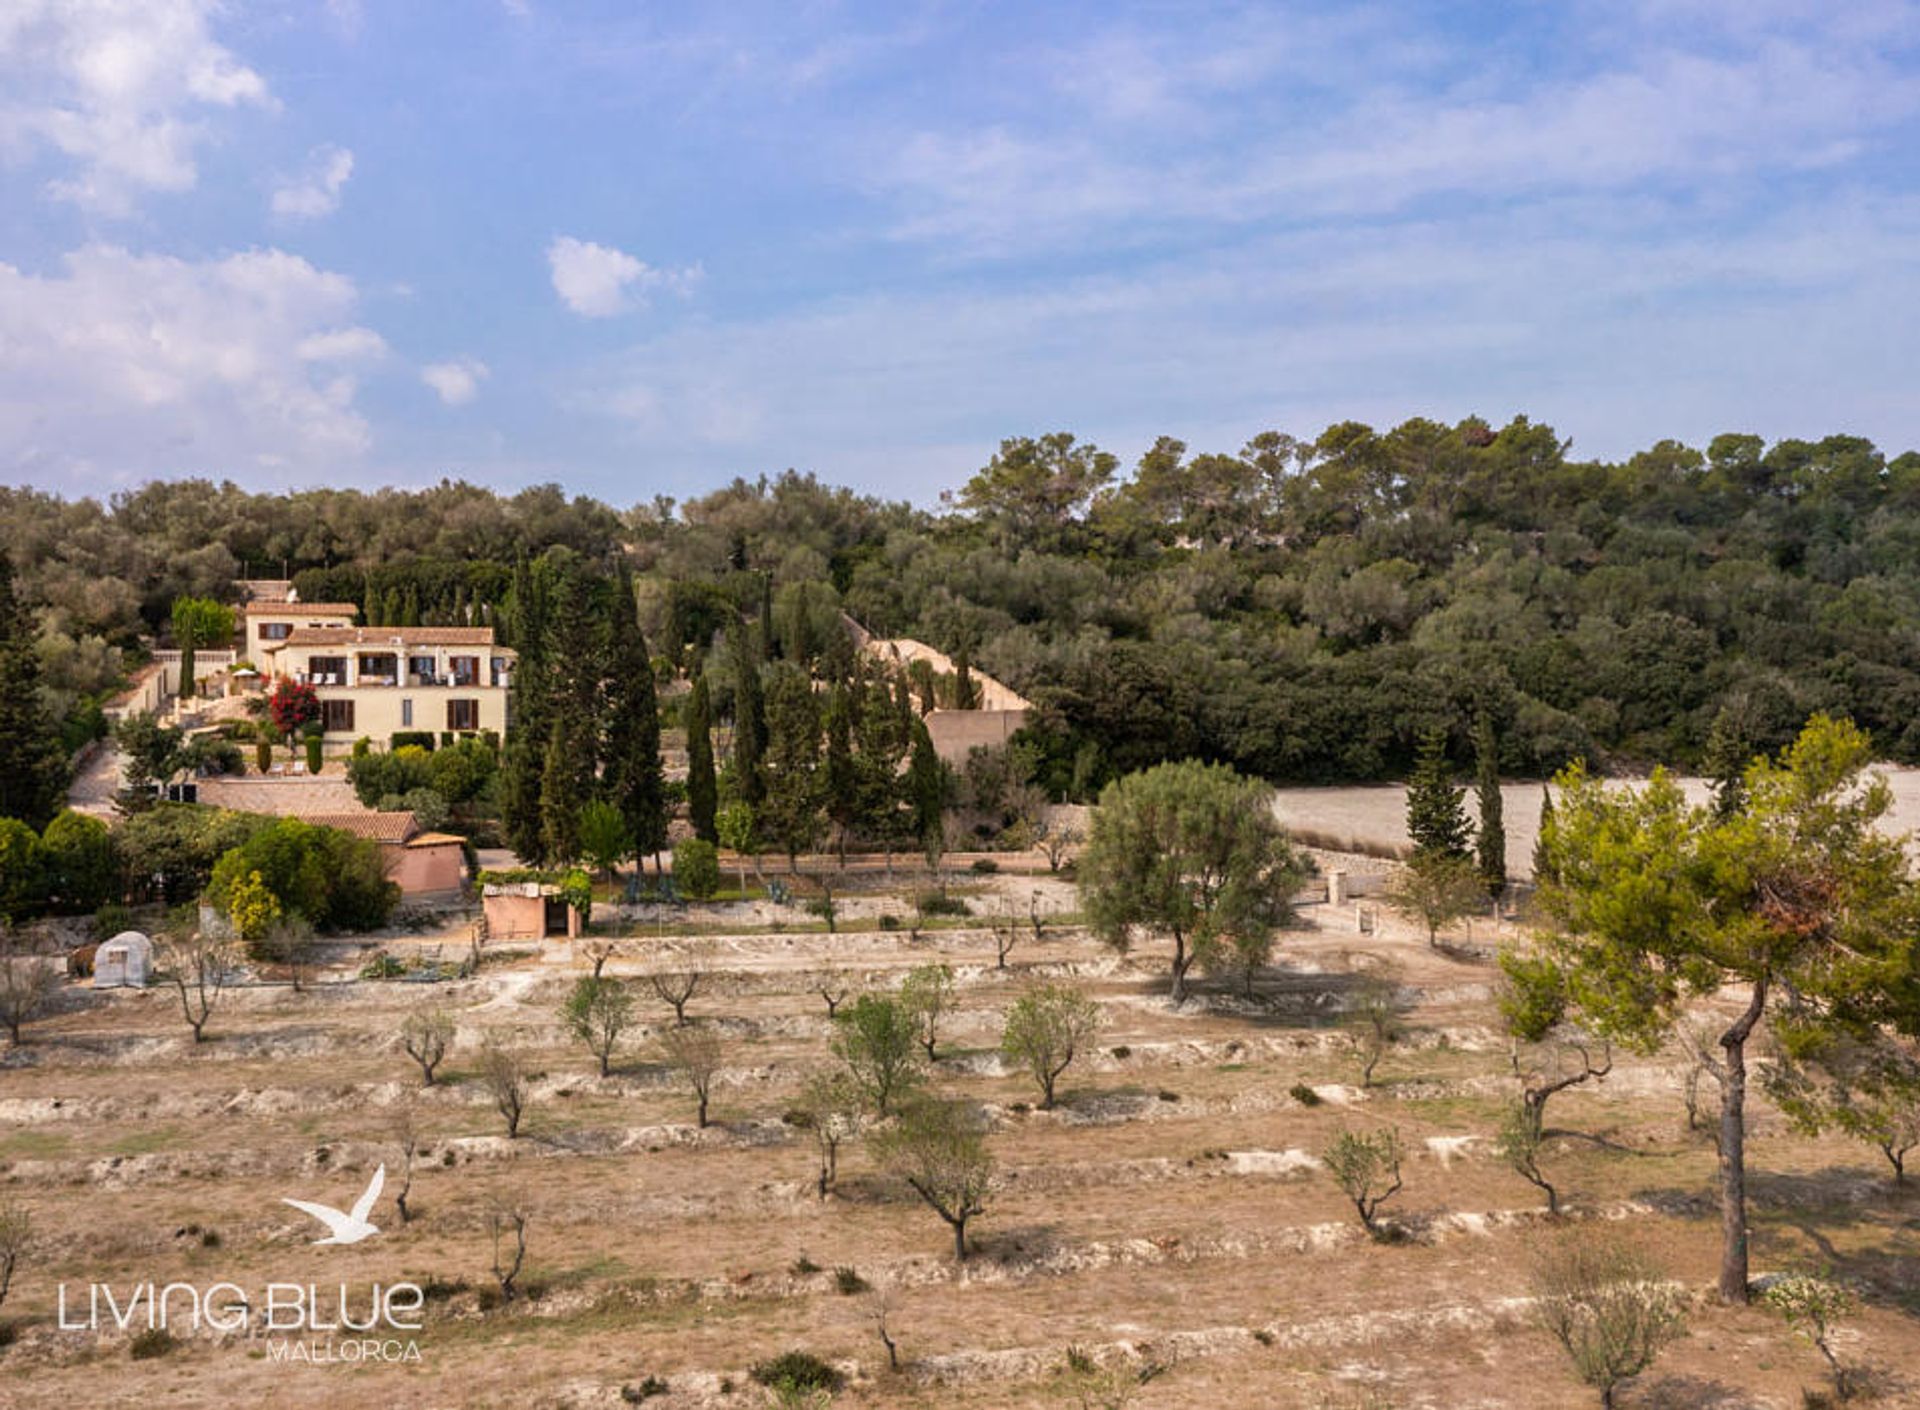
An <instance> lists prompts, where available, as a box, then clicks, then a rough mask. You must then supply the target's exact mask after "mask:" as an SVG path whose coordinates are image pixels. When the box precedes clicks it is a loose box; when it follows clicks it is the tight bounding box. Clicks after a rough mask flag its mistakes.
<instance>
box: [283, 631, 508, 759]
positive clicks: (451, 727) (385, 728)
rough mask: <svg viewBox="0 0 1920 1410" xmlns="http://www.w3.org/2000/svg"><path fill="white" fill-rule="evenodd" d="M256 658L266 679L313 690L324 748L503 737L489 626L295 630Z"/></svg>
mask: <svg viewBox="0 0 1920 1410" xmlns="http://www.w3.org/2000/svg"><path fill="white" fill-rule="evenodd" d="M249 621H250V622H251V619H249ZM263 655H264V657H265V660H266V663H267V664H266V666H265V669H266V671H267V673H268V674H269V675H272V676H280V677H285V678H287V679H289V680H294V681H301V682H304V683H306V684H309V685H311V686H312V687H313V689H314V694H315V695H317V696H318V697H319V699H320V723H321V727H322V728H323V729H324V730H325V731H326V733H325V735H324V738H325V740H326V745H327V748H328V749H329V750H330V751H335V752H337V751H339V750H342V749H344V748H347V747H348V746H350V745H351V744H352V743H353V741H354V740H355V739H357V738H359V737H360V736H362V735H365V736H367V737H368V738H370V739H372V740H373V741H375V742H376V743H378V744H386V743H388V742H389V741H390V740H391V739H392V737H393V736H394V735H396V734H401V733H406V732H410V731H426V732H429V733H432V734H434V735H436V736H444V735H447V734H453V735H463V734H476V733H480V732H483V731H491V732H493V733H494V734H495V735H497V736H499V737H500V738H502V739H504V738H505V737H506V733H507V687H508V685H509V684H510V682H511V679H512V672H513V661H514V654H513V652H512V651H510V650H509V649H507V648H506V647H504V646H497V645H495V644H494V639H493V628H492V627H347V626H322V627H308V626H296V627H295V628H294V629H293V630H292V631H291V632H290V633H288V635H287V636H286V637H285V638H284V639H282V640H280V641H276V642H272V643H271V644H269V645H268V646H267V647H266V649H265V651H264V653H263Z"/></svg>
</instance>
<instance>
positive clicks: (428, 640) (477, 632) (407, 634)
mask: <svg viewBox="0 0 1920 1410" xmlns="http://www.w3.org/2000/svg"><path fill="white" fill-rule="evenodd" d="M492 645H493V628H492V627H295V628H294V629H293V633H292V635H290V636H289V637H287V639H286V640H285V641H279V642H275V643H274V644H273V645H272V646H269V647H268V648H267V650H269V651H282V650H285V649H286V648H287V647H289V646H492Z"/></svg>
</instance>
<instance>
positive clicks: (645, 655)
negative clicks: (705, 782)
mask: <svg viewBox="0 0 1920 1410" xmlns="http://www.w3.org/2000/svg"><path fill="white" fill-rule="evenodd" d="M604 690H605V695H606V701H607V712H606V738H605V741H604V746H603V747H604V750H605V754H606V769H605V773H604V775H603V777H602V779H601V782H602V784H603V786H604V787H605V789H606V794H607V798H608V801H610V802H611V803H612V804H613V805H614V806H615V807H616V808H618V809H619V810H620V816H621V818H622V819H623V820H624V821H625V822H626V825H627V834H628V836H629V837H631V838H632V839H633V854H634V857H635V859H636V860H643V859H645V858H647V857H649V856H652V855H653V854H654V853H656V852H658V851H659V850H660V849H661V848H662V847H664V846H666V843H667V793H666V774H665V771H664V770H663V769H662V768H661V765H660V701H659V696H658V694H657V693H656V692H655V690H654V686H653V657H652V653H651V652H649V651H648V650H647V639H646V637H645V636H644V635H643V634H642V633H641V631H640V615H639V612H638V611H637V609H636V608H635V606H634V600H633V579H632V578H631V577H630V576H629V575H628V574H627V573H626V571H625V570H624V569H623V570H622V571H621V573H620V576H619V577H618V578H617V579H615V581H614V585H613V603H612V610H611V611H610V612H609V613H608V617H607V645H606V676H605V686H604Z"/></svg>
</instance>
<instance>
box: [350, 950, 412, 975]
mask: <svg viewBox="0 0 1920 1410" xmlns="http://www.w3.org/2000/svg"><path fill="white" fill-rule="evenodd" d="M406 972H407V967H406V966H405V965H403V964H401V963H400V961H399V960H397V959H395V958H394V957H393V956H392V955H387V954H380V955H375V956H374V957H373V958H372V959H370V960H368V961H367V962H366V963H365V964H363V965H361V966H360V977H361V978H362V979H398V978H399V977H400V976H401V975H403V974H405V973H406Z"/></svg>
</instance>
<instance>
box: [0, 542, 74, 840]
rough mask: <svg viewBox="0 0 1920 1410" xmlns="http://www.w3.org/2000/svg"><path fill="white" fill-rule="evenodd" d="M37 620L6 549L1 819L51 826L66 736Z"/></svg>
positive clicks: (1, 581)
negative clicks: (53, 702)
mask: <svg viewBox="0 0 1920 1410" xmlns="http://www.w3.org/2000/svg"><path fill="white" fill-rule="evenodd" d="M36 636H37V632H36V629H35V622H34V616H33V612H32V611H31V609H29V608H28V606H27V604H26V603H25V602H23V601H22V600H21V599H20V597H19V594H18V593H17V592H16V591H15V589H14V582H13V560H12V559H10V558H9V557H8V556H7V552H6V549H5V548H0V818H18V819H19V820H20V821H22V822H24V823H26V824H27V825H28V826H29V827H33V828H40V827H44V826H46V824H47V822H48V821H49V820H50V819H51V818H52V817H53V814H54V811H55V809H56V808H57V807H58V806H59V803H60V794H61V790H62V789H64V788H65V787H66V781H67V768H66V760H65V757H64V755H63V751H62V750H61V747H60V732H59V730H58V729H56V728H55V726H54V722H53V719H52V716H51V715H49V713H48V711H47V706H46V700H45V697H43V696H42V695H41V693H40V650H39V646H38V644H37V642H36V640H35V637H36Z"/></svg>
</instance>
